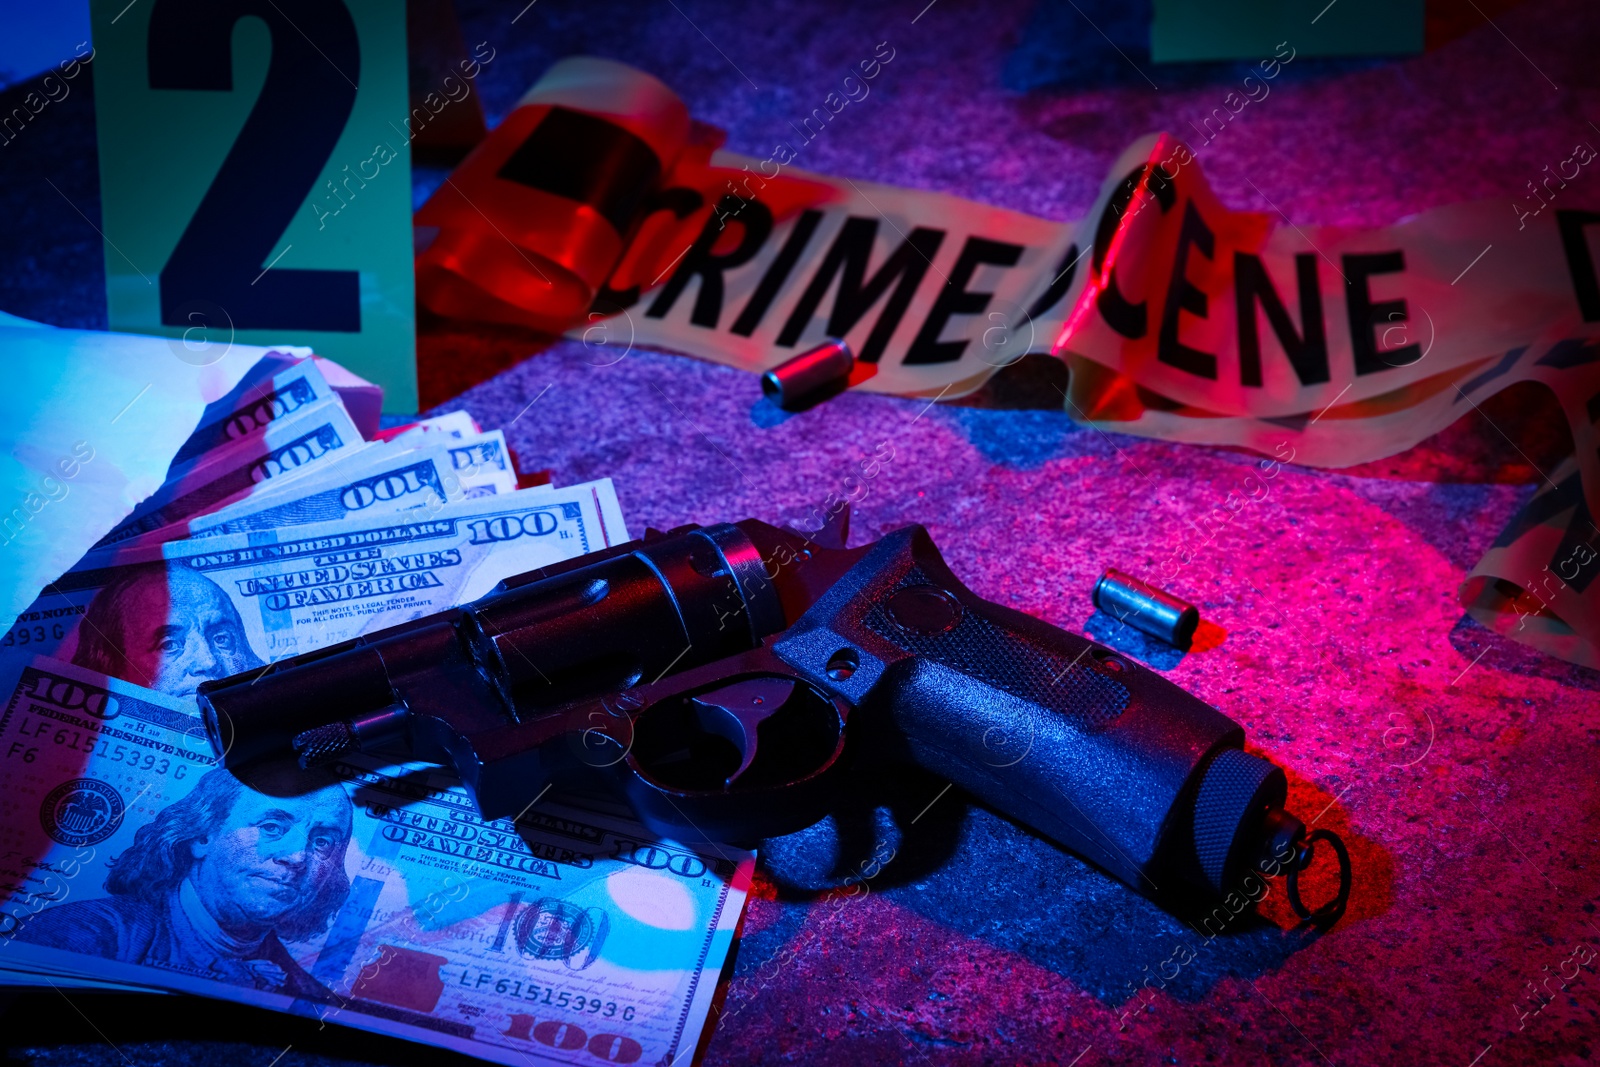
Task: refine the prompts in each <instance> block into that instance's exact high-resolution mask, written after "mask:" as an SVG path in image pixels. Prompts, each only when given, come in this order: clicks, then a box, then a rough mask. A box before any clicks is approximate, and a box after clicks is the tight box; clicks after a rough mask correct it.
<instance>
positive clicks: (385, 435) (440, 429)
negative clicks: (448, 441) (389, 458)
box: [377, 411, 482, 447]
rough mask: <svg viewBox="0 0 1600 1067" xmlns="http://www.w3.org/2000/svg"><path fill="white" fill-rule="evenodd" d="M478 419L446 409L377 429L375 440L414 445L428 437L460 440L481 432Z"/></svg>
mask: <svg viewBox="0 0 1600 1067" xmlns="http://www.w3.org/2000/svg"><path fill="white" fill-rule="evenodd" d="M481 432H482V429H481V428H480V427H479V426H478V420H477V419H474V418H473V417H472V416H471V415H470V414H469V413H467V412H465V411H447V412H445V413H444V414H443V415H434V416H431V417H430V418H426V419H418V420H417V421H416V422H412V423H407V424H406V425H404V426H395V427H392V428H390V429H387V430H380V431H378V436H377V440H379V441H387V442H389V443H390V444H401V445H405V446H407V447H415V446H417V445H419V444H421V443H423V441H424V439H426V438H429V437H438V436H439V435H443V436H445V437H449V438H454V439H456V440H460V439H461V438H463V437H472V436H474V435H475V434H478V433H481Z"/></svg>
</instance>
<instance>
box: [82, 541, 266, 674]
mask: <svg viewBox="0 0 1600 1067" xmlns="http://www.w3.org/2000/svg"><path fill="white" fill-rule="evenodd" d="M72 662H74V663H76V664H78V665H79V666H81V667H87V668H89V669H90V670H93V671H99V672H100V673H102V674H109V675H111V676H112V677H113V678H122V679H126V680H127V681H130V682H133V683H134V684H136V685H142V686H145V687H147V688H150V689H154V690H156V691H158V692H162V693H168V694H171V695H172V696H178V697H193V696H194V694H195V690H196V689H198V688H200V683H201V682H204V681H206V680H207V679H211V678H226V677H228V676H229V675H230V674H238V673H239V672H240V671H248V670H251V669H253V668H256V667H260V666H261V665H262V660H261V659H260V658H259V657H257V656H256V654H255V652H254V651H253V650H252V649H251V648H250V642H249V641H248V640H246V638H245V632H244V623H243V621H242V620H241V619H240V618H239V613H238V611H236V610H234V606H233V601H231V600H229V599H228V597H227V594H225V593H224V592H223V591H222V590H221V589H220V588H218V587H217V584H216V583H215V582H213V581H212V580H211V579H210V578H207V577H206V576H205V575H203V574H200V573H198V572H196V571H193V570H191V569H190V568H188V567H186V566H184V565H182V564H180V563H144V564H140V565H138V566H135V567H129V568H128V570H127V572H126V573H124V574H122V575H119V576H118V577H117V578H116V580H114V581H112V582H110V583H108V584H107V585H105V586H103V587H101V589H100V590H99V591H98V592H96V593H95V595H94V599H93V600H91V601H90V602H89V607H88V609H87V610H85V611H84V613H83V622H82V623H81V624H80V625H79V627H78V647H77V650H76V651H75V652H74V653H73V656H72Z"/></svg>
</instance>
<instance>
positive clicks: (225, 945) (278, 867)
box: [16, 768, 351, 1001]
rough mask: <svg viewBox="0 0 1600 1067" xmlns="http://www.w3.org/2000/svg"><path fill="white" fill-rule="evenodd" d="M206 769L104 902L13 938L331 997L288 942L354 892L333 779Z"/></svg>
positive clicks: (115, 865)
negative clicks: (246, 777)
mask: <svg viewBox="0 0 1600 1067" xmlns="http://www.w3.org/2000/svg"><path fill="white" fill-rule="evenodd" d="M311 781H312V783H313V784H314V785H315V786H316V788H314V789H312V791H310V792H304V791H298V792H291V791H290V790H291V789H299V790H304V788H305V785H306V784H307V776H306V775H305V773H304V772H300V771H298V770H297V769H296V770H293V771H286V770H281V769H275V770H272V771H268V772H265V773H261V774H256V775H253V776H252V781H251V782H250V783H249V784H245V783H243V782H241V781H240V780H239V779H238V778H236V777H234V776H233V774H231V773H230V772H228V771H227V770H225V769H222V768H217V769H214V770H211V771H208V772H207V773H206V774H205V775H204V776H203V777H202V778H201V779H200V781H199V782H198V783H196V785H195V788H194V791H193V792H192V793H190V794H189V795H188V796H186V797H184V798H183V799H182V800H179V801H177V802H175V803H173V804H170V805H168V806H167V807H166V808H164V809H163V810H162V811H161V813H160V814H159V815H157V816H156V817H155V819H153V820H152V821H151V822H150V823H148V824H147V825H145V826H143V827H141V828H140V829H139V831H138V833H137V834H135V835H134V839H133V844H132V845H131V846H130V847H129V848H128V849H127V850H126V851H124V852H122V853H121V854H120V855H118V856H116V857H115V858H114V859H112V861H111V863H110V872H109V873H108V874H107V876H106V881H105V889H106V892H107V894H109V895H108V896H105V897H100V898H97V899H93V900H80V901H72V902H69V903H65V904H59V905H57V906H55V907H53V908H47V909H45V910H44V911H41V912H39V913H38V914H37V915H35V916H33V917H32V918H31V919H29V920H27V921H26V922H25V923H24V924H23V925H22V927H21V929H20V930H18V932H17V934H16V936H17V939H18V940H20V941H27V942H31V943H33V944H37V945H46V946H48V947H51V948H60V949H65V950H68V951H71V952H80V953H85V954H89V955H95V956H103V957H106V958H107V959H114V960H120V961H123V962H126V963H139V964H145V965H149V966H157V967H163V968H167V969H170V970H175V971H180V972H182V973H185V974H191V975H194V976H196V977H202V978H210V979H213V980H216V981H223V982H230V983H232V984H235V985H241V986H246V987H251V988H255V989H261V990H267V991H271V992H276V993H283V994H286V995H288V996H293V997H304V998H308V999H314V1000H322V1001H331V1000H332V999H333V995H332V994H331V993H330V992H329V990H328V989H327V987H325V986H324V985H323V984H322V983H321V982H319V981H317V980H316V979H315V978H313V977H312V976H311V975H310V974H308V973H307V972H306V971H305V970H304V969H303V968H301V967H300V965H299V964H297V963H296V962H295V961H294V959H293V958H292V957H291V956H290V955H289V952H288V950H287V949H286V948H285V947H284V944H283V943H284V942H285V941H296V940H300V939H302V938H306V937H310V936H313V935H315V934H318V933H321V932H322V931H324V930H325V929H327V926H328V923H329V922H330V921H331V919H332V918H333V915H334V914H335V913H336V912H337V911H338V910H339V907H340V905H342V904H343V903H344V900H345V897H346V896H347V895H348V894H349V891H350V881H349V879H348V877H347V876H346V875H345V870H344V859H345V850H346V848H347V847H348V845H349V843H350V826H351V808H350V800H349V798H348V797H347V796H346V795H345V792H344V789H343V788H342V787H341V786H340V785H339V784H338V783H337V782H336V781H334V780H333V779H332V778H330V777H321V778H312V779H311Z"/></svg>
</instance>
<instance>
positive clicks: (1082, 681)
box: [773, 527, 1281, 893]
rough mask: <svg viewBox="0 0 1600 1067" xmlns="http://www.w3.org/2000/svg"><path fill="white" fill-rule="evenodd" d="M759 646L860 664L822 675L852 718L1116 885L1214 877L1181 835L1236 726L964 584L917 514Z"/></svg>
mask: <svg viewBox="0 0 1600 1067" xmlns="http://www.w3.org/2000/svg"><path fill="white" fill-rule="evenodd" d="M773 650H774V652H775V653H776V654H777V655H778V656H779V657H780V658H782V659H784V660H785V661H786V662H789V663H790V664H791V665H793V666H795V667H796V668H797V669H799V670H800V671H802V672H805V673H807V674H810V675H811V676H812V677H814V678H818V680H819V682H821V683H822V684H828V683H829V678H830V676H829V675H828V674H827V673H826V668H825V664H826V663H828V662H837V661H838V660H839V659H840V657H841V656H844V655H846V653H848V654H849V656H848V657H847V658H849V657H853V658H854V659H855V660H856V661H857V662H858V664H859V665H858V666H857V667H856V668H855V669H854V670H852V672H851V674H850V676H849V677H847V678H846V679H844V680H842V681H839V680H835V681H832V683H831V684H832V685H833V686H834V688H835V690H836V691H837V692H839V693H840V695H841V696H843V697H845V698H846V699H849V700H851V701H852V702H853V703H855V704H856V705H857V708H858V710H857V713H856V720H857V725H858V727H859V726H868V727H869V729H870V731H871V733H872V734H873V736H874V737H875V738H876V739H877V740H878V741H879V742H880V743H887V744H888V745H890V746H891V747H892V748H893V749H894V750H896V751H897V752H898V753H899V754H901V755H904V756H907V757H909V758H911V759H912V760H914V761H915V762H917V763H918V764H920V765H922V766H923V767H925V768H927V769H928V770H930V771H933V772H934V773H936V774H940V775H943V776H945V777H948V778H949V779H950V780H952V781H954V782H955V783H957V784H959V785H961V786H962V787H963V788H965V789H967V790H968V791H969V792H971V793H973V794H974V795H976V796H977V797H979V798H980V799H982V800H983V801H985V802H987V803H988V804H989V805H991V806H992V807H994V808H996V809H998V810H1000V811H1001V812H1003V813H1005V814H1006V815H1009V816H1011V817H1012V818H1015V819H1017V820H1019V821H1021V822H1023V823H1025V824H1027V825H1029V826H1032V827H1034V828H1035V829H1038V830H1040V831H1042V832H1043V833H1045V834H1046V835H1048V836H1049V837H1052V838H1054V839H1055V840H1057V841H1059V842H1060V843H1061V844H1063V845H1066V846H1067V847H1068V848H1071V849H1072V850H1073V851H1075V852H1077V853H1078V854H1079V855H1081V856H1083V857H1084V858H1086V859H1088V860H1090V861H1092V862H1094V863H1096V864H1098V865H1099V866H1101V867H1103V868H1105V869H1106V870H1108V871H1110V872H1111V873H1113V874H1115V875H1116V876H1118V877H1120V878H1121V879H1122V880H1123V881H1125V882H1127V883H1128V884H1130V885H1132V886H1135V887H1136V888H1139V889H1141V890H1142V891H1144V892H1147V893H1158V892H1161V891H1162V890H1163V889H1164V887H1163V885H1162V882H1163V881H1164V880H1166V879H1168V878H1170V877H1173V876H1174V875H1175V873H1181V874H1182V875H1183V876H1184V879H1185V880H1187V881H1190V882H1193V883H1196V884H1198V885H1203V886H1205V885H1209V886H1210V888H1212V889H1216V888H1218V887H1217V886H1216V885H1215V884H1214V880H1213V879H1211V878H1208V877H1207V876H1206V872H1205V871H1203V870H1201V869H1200V864H1199V858H1198V855H1197V853H1196V849H1195V846H1194V836H1195V835H1194V807H1195V797H1196V795H1197V793H1198V791H1199V784H1200V781H1201V779H1202V777H1203V772H1204V770H1205V768H1206V766H1207V765H1208V764H1209V763H1210V762H1211V760H1212V759H1213V758H1214V757H1215V755H1216V754H1217V753H1218V752H1220V751H1222V750H1224V749H1238V748H1240V747H1242V745H1243V741H1244V733H1243V730H1242V729H1241V728H1240V727H1239V726H1238V725H1237V724H1236V723H1234V722H1233V721H1232V720H1231V719H1228V718H1227V717H1226V716H1224V715H1222V714H1221V713H1219V712H1217V711H1216V710H1215V709H1213V708H1211V707H1210V706H1209V705H1207V704H1205V703H1204V702H1202V701H1200V700H1198V699H1196V698H1195V697H1193V696H1191V695H1189V694H1188V693H1186V692H1184V691H1183V690H1182V689H1180V688H1179V687H1178V686H1176V685H1173V684H1172V683H1171V682H1169V681H1167V680H1166V679H1165V678H1162V677H1160V676H1159V675H1157V674H1155V673H1154V672H1152V671H1150V670H1149V669H1147V668H1144V667H1141V666H1139V665H1137V664H1135V663H1134V662H1133V661H1131V660H1129V659H1126V658H1124V657H1122V656H1120V655H1118V654H1117V653H1115V652H1113V651H1112V650H1110V649H1107V648H1104V647H1103V646H1100V645H1097V644H1095V643H1093V642H1091V641H1088V640H1086V639H1085V638H1083V637H1079V636H1078V635H1076V634H1071V633H1068V632H1066V631H1063V630H1060V629H1057V628H1056V627H1053V626H1050V625H1049V624H1047V623H1044V622H1042V621H1040V620H1038V619H1035V618H1033V617H1031V616H1028V615H1025V614H1023V613H1021V612H1017V611H1013V610H1011V609H1008V608H1004V607H1001V606H999V605H997V604H992V603H989V602H988V601H986V600H984V599H982V598H981V597H979V596H977V595H976V594H974V593H973V592H971V591H970V590H968V589H967V588H966V587H965V586H963V585H962V584H961V583H960V582H959V581H958V580H957V579H956V578H955V576H954V575H952V574H951V573H950V570H949V568H948V567H946V566H945V564H944V561H943V560H942V559H941V558H940V557H939V554H938V550H937V549H936V548H935V547H934V545H933V543H932V540H931V539H930V538H929V537H928V535H927V532H926V531H925V530H923V529H922V528H920V527H911V528H908V529H907V530H904V531H899V532H897V533H894V534H891V535H889V536H887V537H885V538H884V539H883V540H882V541H881V542H879V544H878V545H877V546H876V547H875V548H874V549H873V550H872V551H871V552H870V553H869V554H868V555H867V556H866V557H865V558H863V559H862V561H861V562H860V563H859V564H857V566H856V568H854V569H853V570H852V571H851V572H850V573H849V574H847V575H846V577H845V579H844V580H843V581H841V582H840V583H839V584H838V586H836V587H835V588H834V589H833V590H831V591H830V593H829V595H828V596H827V597H825V598H824V599H822V600H820V601H818V603H817V604H816V605H815V606H814V608H813V609H812V610H811V611H810V612H808V613H807V615H806V617H805V618H803V619H802V620H801V622H800V624H799V625H797V626H796V627H795V628H794V629H793V630H792V631H791V633H790V635H788V636H786V637H785V638H784V639H783V640H781V641H779V642H777V643H776V644H775V645H774V646H773ZM1250 758H1251V759H1254V757H1250ZM1280 778H1281V772H1280ZM1279 800H1280V801H1281V797H1280V798H1279ZM1252 802H1253V798H1252V797H1246V798H1244V800H1242V801H1239V802H1238V803H1240V804H1241V805H1247V804H1249V803H1252ZM1244 821H1246V820H1245V816H1244V814H1242V813H1241V815H1240V818H1239V819H1238V820H1236V825H1241V824H1242V823H1243V822H1244ZM1230 845H1231V842H1230Z"/></svg>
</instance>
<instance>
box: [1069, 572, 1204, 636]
mask: <svg viewBox="0 0 1600 1067" xmlns="http://www.w3.org/2000/svg"><path fill="white" fill-rule="evenodd" d="M1094 606H1095V607H1097V608H1099V609H1100V610H1101V611H1103V612H1105V613H1106V614H1107V615H1110V616H1111V617H1112V618H1114V619H1117V620H1118V621H1120V622H1125V623H1127V624H1128V625H1129V626H1132V627H1134V628H1135V629H1137V630H1140V631H1143V632H1144V633H1147V634H1149V635H1150V636H1151V637H1158V638H1160V639H1161V640H1163V641H1165V642H1166V643H1167V644H1169V645H1172V646H1173V647H1174V648H1182V649H1187V648H1188V647H1189V645H1190V644H1192V643H1193V641H1194V631H1195V629H1196V627H1198V626H1199V625H1200V612H1199V611H1198V610H1197V609H1196V608H1195V606H1194V605H1193V604H1191V603H1189V602H1188V601H1187V600H1180V599H1178V598H1177V597H1175V596H1173V595H1172V594H1171V593H1169V592H1167V591H1166V590H1165V589H1159V588H1157V587H1156V586H1153V585H1151V584H1149V583H1148V582H1142V581H1140V580H1139V579H1137V578H1135V577H1133V575H1131V574H1124V573H1123V572H1122V571H1119V570H1117V569H1115V568H1108V569H1107V570H1106V572H1105V574H1103V575H1101V576H1100V580H1099V581H1098V582H1096V583H1095V586H1094Z"/></svg>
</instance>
